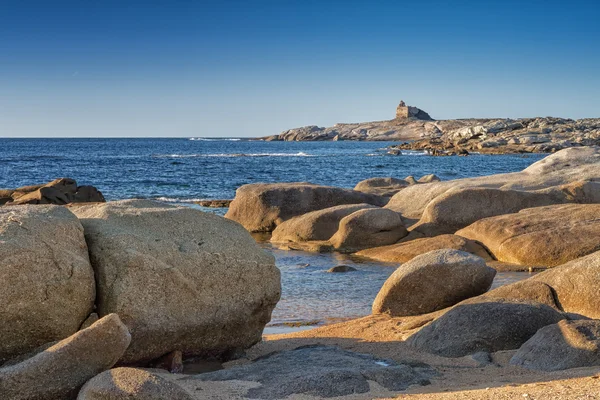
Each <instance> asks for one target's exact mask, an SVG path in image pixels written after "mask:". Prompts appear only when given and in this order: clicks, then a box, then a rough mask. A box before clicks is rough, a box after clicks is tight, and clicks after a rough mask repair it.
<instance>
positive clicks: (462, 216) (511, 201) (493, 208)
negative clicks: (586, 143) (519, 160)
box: [412, 188, 565, 236]
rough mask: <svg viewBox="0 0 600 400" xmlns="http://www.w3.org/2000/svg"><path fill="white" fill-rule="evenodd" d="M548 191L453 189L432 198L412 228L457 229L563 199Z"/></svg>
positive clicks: (435, 232) (436, 231) (430, 230)
mask: <svg viewBox="0 0 600 400" xmlns="http://www.w3.org/2000/svg"><path fill="white" fill-rule="evenodd" d="M563 202H565V201H564V199H560V198H559V197H558V196H551V195H549V194H546V193H535V192H525V191H518V190H502V189H492V188H466V189H450V190H448V191H447V192H446V193H444V194H442V195H440V196H438V197H436V198H435V199H434V200H432V201H431V202H430V203H429V204H427V207H425V210H423V215H422V216H421V219H420V220H419V222H418V223H417V224H416V225H414V226H413V227H412V228H413V230H416V231H417V232H420V233H422V234H424V235H426V236H436V235H441V234H444V233H454V232H456V231H457V230H459V229H461V228H464V227H466V226H468V225H470V224H472V223H473V222H475V221H478V220H480V219H483V218H486V217H493V216H496V215H502V214H510V213H515V212H517V211H519V210H522V209H524V208H530V207H539V206H546V205H551V204H557V203H563Z"/></svg>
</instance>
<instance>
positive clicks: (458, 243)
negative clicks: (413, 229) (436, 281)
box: [356, 235, 491, 263]
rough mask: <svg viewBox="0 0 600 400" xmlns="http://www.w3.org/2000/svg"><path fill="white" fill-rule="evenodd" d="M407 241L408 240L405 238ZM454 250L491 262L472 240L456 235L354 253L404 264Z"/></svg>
mask: <svg viewBox="0 0 600 400" xmlns="http://www.w3.org/2000/svg"><path fill="white" fill-rule="evenodd" d="M407 239H408V238H407ZM442 249H454V250H461V251H466V252H467V253H472V254H475V255H477V256H479V257H482V258H484V259H485V260H491V257H490V254H489V253H488V252H487V251H486V250H485V249H484V248H483V247H482V246H481V245H479V244H477V243H476V242H474V241H473V240H469V239H465V238H463V237H461V236H457V235H440V236H436V237H433V238H419V239H414V240H410V241H406V242H401V243H396V244H392V245H388V246H380V247H373V248H369V249H365V250H361V251H359V252H358V253H356V254H357V255H359V256H363V257H368V258H372V259H374V260H377V261H384V262H399V263H404V262H407V261H410V260H412V259H413V258H415V257H417V256H419V255H421V254H425V253H429V252H430V251H434V250H442Z"/></svg>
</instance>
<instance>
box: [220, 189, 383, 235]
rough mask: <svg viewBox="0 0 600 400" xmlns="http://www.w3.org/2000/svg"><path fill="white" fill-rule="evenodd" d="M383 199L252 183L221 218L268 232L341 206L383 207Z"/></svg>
mask: <svg viewBox="0 0 600 400" xmlns="http://www.w3.org/2000/svg"><path fill="white" fill-rule="evenodd" d="M387 200H388V199H387V198H385V197H381V196H376V195H373V194H367V193H362V192H357V191H354V190H348V189H341V188H337V187H331V186H320V185H314V184H312V183H307V182H292V183H254V184H249V185H244V186H241V187H240V188H238V189H237V191H236V194H235V198H234V199H233V201H232V202H231V205H230V206H229V210H228V211H227V214H225V218H229V219H231V220H234V221H237V222H239V223H240V224H242V225H243V226H244V228H246V229H247V230H248V231H250V232H271V231H272V230H273V229H275V227H277V226H278V225H280V224H281V223H282V222H283V221H286V220H288V219H290V218H292V217H295V216H298V215H302V214H306V213H309V212H311V211H316V210H322V209H324V208H329V207H334V206H339V205H343V204H361V203H367V204H371V205H375V206H383V205H385V204H386V203H387Z"/></svg>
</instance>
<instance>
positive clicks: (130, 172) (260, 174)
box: [0, 137, 545, 333]
mask: <svg viewBox="0 0 600 400" xmlns="http://www.w3.org/2000/svg"><path fill="white" fill-rule="evenodd" d="M392 144H396V143H393V142H354V141H340V142H263V141H251V140H248V139H243V138H223V139H219V138H200V137H198V138H170V139H162V138H161V139H150V138H147V139H66V138H65V139H0V172H1V173H0V188H15V187H19V186H24V185H31V184H35V183H45V182H48V181H51V180H53V179H55V178H58V177H70V178H74V179H76V180H77V182H78V184H79V185H93V186H95V187H97V188H98V189H99V190H100V191H101V192H102V193H103V194H104V196H105V198H106V199H107V200H119V199H129V198H144V199H155V200H158V201H162V202H166V203H172V204H180V205H185V206H189V207H194V208H198V209H199V210H202V211H205V212H213V213H217V214H221V215H222V214H224V213H225V211H226V210H225V209H206V208H203V207H200V206H198V205H196V204H195V203H194V202H195V201H198V200H204V199H232V198H233V197H234V196H235V190H236V189H237V188H238V187H240V186H241V185H245V184H248V183H256V182H312V183H317V184H324V185H331V186H339V187H344V188H353V187H354V186H355V185H356V184H357V183H358V182H359V181H361V180H363V179H367V178H372V177H389V176H391V177H396V178H405V177H407V176H409V175H412V176H414V177H415V178H417V179H418V178H419V177H421V176H423V175H427V174H435V175H437V176H438V177H440V178H441V179H442V180H449V179H459V178H466V177H474V176H482V175H490V174H497V173H504V172H515V171H520V170H522V169H524V168H526V167H527V166H529V165H531V164H532V163H534V162H536V161H538V160H540V159H542V158H543V157H544V156H545V155H542V154H527V155H479V154H472V155H470V156H468V157H433V156H429V155H426V154H425V153H422V152H411V151H405V152H403V154H402V155H399V156H393V155H389V154H387V151H386V147H387V146H389V145H392ZM260 245H261V246H263V247H264V249H265V250H266V251H269V252H271V253H272V254H273V255H274V256H275V258H276V262H277V266H278V267H279V269H280V270H281V273H282V299H281V301H280V302H279V304H278V305H277V307H276V309H275V310H274V312H273V318H272V321H271V323H270V324H269V326H268V327H267V329H266V331H265V332H267V333H276V332H284V331H287V330H290V329H292V330H297V329H304V328H309V327H314V326H315V325H321V324H326V323H331V322H337V321H341V320H345V319H349V318H356V317H360V316H364V315H368V314H369V313H370V309H371V304H372V301H373V299H374V298H375V296H376V294H377V292H378V291H379V289H380V288H381V285H382V284H383V282H385V280H386V279H387V278H388V276H389V275H390V274H391V273H392V272H393V271H394V269H395V267H397V265H394V264H385V263H380V262H368V261H365V260H359V259H356V258H353V257H351V256H347V255H341V254H337V253H329V254H313V253H305V252H301V251H284V250H278V249H276V248H273V247H272V246H270V244H269V243H268V242H261V243H260ZM341 264H343V265H349V266H353V267H355V268H356V269H357V271H355V272H349V273H336V274H332V273H327V272H326V270H327V269H329V268H331V267H333V266H336V265H341ZM525 276H526V273H516V272H506V273H499V274H498V275H497V277H496V281H495V282H494V285H495V286H499V285H502V284H505V283H508V282H512V281H515V280H519V279H523V277H525Z"/></svg>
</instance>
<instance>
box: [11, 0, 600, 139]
mask: <svg viewBox="0 0 600 400" xmlns="http://www.w3.org/2000/svg"><path fill="white" fill-rule="evenodd" d="M598 21H600V2H599V1H578V0H572V1H568V2H566V1H554V0H546V1H541V0H540V1H538V0H530V1H527V0H523V1H512V0H510V1H494V0H491V1H466V0H465V1H451V0H446V1H433V0H432V1H399V0H398V1H366V0H365V1H353V0H347V1H310V0H304V1H254V2H252V1H226V0H224V1H190V0H172V1H166V0H165V1H154V0H147V1H134V0H131V1H110V0H105V1H98V2H89V1H60V0H56V1H46V0H44V1H28V0H14V1H13V0H0V137H41V136H53V137H65V136H66V137H72V136H79V137H99V136H127V137H133V136H161V137H175V136H187V137H190V136H216V137H219V136H263V135H271V134H276V133H279V132H280V131H282V130H285V129H289V128H293V127H298V126H304V125H312V124H314V125H321V126H327V125H332V124H334V123H337V122H359V121H370V120H381V119H389V118H392V117H393V115H394V110H395V107H396V105H397V103H398V102H399V101H400V99H404V100H405V101H406V102H407V103H408V104H411V105H416V106H418V107H421V108H423V109H425V110H426V111H428V112H429V113H430V114H431V115H432V116H433V117H434V118H437V119H444V118H466V117H515V118H516V117H531V116H547V115H552V116H561V117H569V118H582V117H594V116H595V117H600V23H598Z"/></svg>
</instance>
